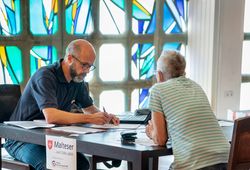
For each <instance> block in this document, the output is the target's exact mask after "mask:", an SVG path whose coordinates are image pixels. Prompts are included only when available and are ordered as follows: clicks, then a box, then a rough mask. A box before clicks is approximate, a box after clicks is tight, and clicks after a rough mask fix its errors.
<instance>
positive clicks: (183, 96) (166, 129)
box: [146, 51, 230, 170]
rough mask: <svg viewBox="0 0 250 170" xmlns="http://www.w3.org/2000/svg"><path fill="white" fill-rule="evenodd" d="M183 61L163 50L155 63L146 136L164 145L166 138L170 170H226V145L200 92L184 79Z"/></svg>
mask: <svg viewBox="0 0 250 170" xmlns="http://www.w3.org/2000/svg"><path fill="white" fill-rule="evenodd" d="M185 68H186V62H185V58H184V57H183V56H182V55H181V54H180V53H179V52H177V51H163V52H162V54H161V56H160V57H159V59H158V61H157V73H156V74H157V75H156V79H157V83H156V84H155V85H154V86H153V87H152V88H151V91H150V97H149V108H150V109H151V111H152V119H151V120H150V121H149V123H148V125H147V126H146V134H147V135H148V137H149V138H151V139H152V140H153V141H154V143H156V144H158V145H162V146H164V145H166V142H167V140H168V139H169V138H170V139H171V143H172V148H173V155H174V162H173V163H172V164H171V166H170V169H174V170H196V169H200V170H226V168H227V161H228V156H229V149H230V145H229V142H228V141H227V139H226V138H225V136H224V134H223V132H222V129H221V127H220V126H219V124H218V121H217V119H216V117H215V115H214V113H213V111H212V109H211V106H210V104H209V101H208V99H207V96H206V94H205V92H204V91H203V89H202V88H201V87H200V86H199V85H198V84H197V83H196V82H194V81H192V80H190V79H189V78H186V76H185V74H186V73H185Z"/></svg>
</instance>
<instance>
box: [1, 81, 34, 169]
mask: <svg viewBox="0 0 250 170" xmlns="http://www.w3.org/2000/svg"><path fill="white" fill-rule="evenodd" d="M20 96H21V89H20V86H19V85H14V84H1V85H0V123H3V122H4V121H8V120H9V118H10V116H11V114H12V112H13V111H14V109H15V107H16V105H17V103H18V101H19V98H20ZM0 142H1V153H2V150H3V144H2V140H1V138H0ZM2 168H7V169H13V170H29V169H30V166H29V165H28V164H25V163H22V162H20V161H17V160H15V159H14V158H12V157H11V156H10V155H8V154H5V155H2Z"/></svg>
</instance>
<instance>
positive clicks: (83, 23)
mask: <svg viewBox="0 0 250 170" xmlns="http://www.w3.org/2000/svg"><path fill="white" fill-rule="evenodd" d="M65 6H66V9H65V21H66V32H67V33H68V34H90V33H92V32H93V30H94V29H93V18H92V3H91V0H74V1H72V0H65Z"/></svg>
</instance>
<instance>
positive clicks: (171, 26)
mask: <svg viewBox="0 0 250 170" xmlns="http://www.w3.org/2000/svg"><path fill="white" fill-rule="evenodd" d="M186 9H187V8H186V0H166V1H165V3H164V7H163V10H164V16H163V31H164V32H165V33H166V34H174V33H182V32H185V31H186Z"/></svg>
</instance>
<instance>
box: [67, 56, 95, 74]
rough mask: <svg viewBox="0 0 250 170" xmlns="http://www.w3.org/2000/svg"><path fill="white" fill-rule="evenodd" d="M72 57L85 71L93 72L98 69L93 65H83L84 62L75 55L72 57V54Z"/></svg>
mask: <svg viewBox="0 0 250 170" xmlns="http://www.w3.org/2000/svg"><path fill="white" fill-rule="evenodd" d="M71 56H72V57H73V58H74V59H76V60H77V61H78V62H79V63H80V64H81V66H82V68H83V69H84V70H87V69H89V71H93V70H94V69H95V68H96V67H95V66H94V65H93V64H92V65H91V64H89V63H83V62H81V61H80V60H79V59H78V58H76V57H75V56H74V55H72V54H71Z"/></svg>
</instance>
